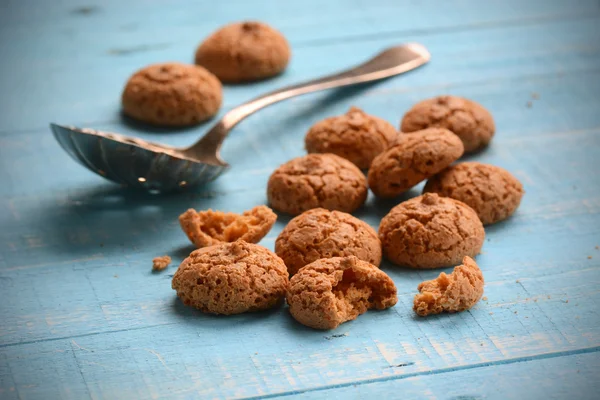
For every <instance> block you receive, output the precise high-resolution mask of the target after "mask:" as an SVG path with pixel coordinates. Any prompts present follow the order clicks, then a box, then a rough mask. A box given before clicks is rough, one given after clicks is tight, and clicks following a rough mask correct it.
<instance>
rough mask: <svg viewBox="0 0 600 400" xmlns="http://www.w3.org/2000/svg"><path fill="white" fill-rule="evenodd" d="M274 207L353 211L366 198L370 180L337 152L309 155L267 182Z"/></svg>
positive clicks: (291, 210)
mask: <svg viewBox="0 0 600 400" xmlns="http://www.w3.org/2000/svg"><path fill="white" fill-rule="evenodd" d="M267 196H268V198H269V203H270V204H271V206H272V207H273V208H274V209H276V210H279V211H281V212H285V213H288V214H291V215H298V214H300V213H302V212H304V211H306V210H310V209H312V208H318V207H322V208H326V209H328V210H339V211H344V212H352V211H354V210H356V209H357V208H358V207H360V206H361V205H362V204H363V203H364V202H365V200H366V199H367V180H366V179H365V176H364V175H363V173H362V172H361V171H360V169H358V168H357V167H356V165H354V164H352V163H351V162H350V161H348V160H346V159H344V158H342V157H339V156H336V155H335V154H308V155H306V156H304V157H298V158H294V159H293V160H290V161H288V162H287V163H285V164H283V165H281V166H280V167H279V168H277V169H276V170H275V171H274V172H273V174H272V175H271V177H270V178H269V183H268V185H267Z"/></svg>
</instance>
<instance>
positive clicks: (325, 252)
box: [275, 208, 381, 275]
mask: <svg viewBox="0 0 600 400" xmlns="http://www.w3.org/2000/svg"><path fill="white" fill-rule="evenodd" d="M275 252H276V253H277V255H278V256H279V257H281V259H282V260H283V261H284V262H285V265H286V266H287V268H288V271H289V273H290V275H294V274H295V273H296V272H298V270H299V269H300V268H302V267H303V266H305V265H306V264H309V263H311V262H313V261H316V260H318V259H321V258H331V257H343V256H356V257H358V258H359V259H361V260H363V261H366V262H369V263H371V264H374V265H375V266H379V264H380V263H381V242H380V241H379V238H378V237H377V233H375V230H374V229H373V228H371V226H369V224H367V223H366V222H364V221H361V220H360V219H358V218H355V217H353V216H352V215H350V214H346V213H343V212H339V211H327V210H325V209H322V208H317V209H313V210H310V211H306V212H305V213H303V214H301V215H299V216H297V217H295V218H293V219H292V220H291V221H290V222H289V223H288V224H287V226H286V227H285V228H284V229H283V231H282V232H281V233H280V234H279V236H278V237H277V240H276V241H275Z"/></svg>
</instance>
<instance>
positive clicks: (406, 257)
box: [379, 193, 485, 268]
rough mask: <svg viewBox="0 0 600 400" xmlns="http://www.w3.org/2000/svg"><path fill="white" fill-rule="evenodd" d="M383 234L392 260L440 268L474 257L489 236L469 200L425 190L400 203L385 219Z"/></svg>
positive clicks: (386, 253) (384, 246) (387, 253)
mask: <svg viewBox="0 0 600 400" xmlns="http://www.w3.org/2000/svg"><path fill="white" fill-rule="evenodd" d="M379 238H380V239H381V243H382V245H383V253H384V254H385V256H386V257H387V258H388V260H390V261H391V262H393V263H395V264H398V265H403V266H406V267H411V268H439V267H447V266H450V265H456V264H458V263H459V262H460V261H461V260H462V259H463V257H464V256H470V257H474V256H475V255H476V254H477V253H479V250H481V246H482V245H483V240H484V238H485V232H484V230H483V225H482V224H481V221H480V220H479V217H477V214H476V213H475V211H473V209H472V208H471V207H469V206H467V205H466V204H464V203H462V202H460V201H458V200H454V199H451V198H449V197H440V196H438V195H437V194H435V193H425V194H424V195H422V196H419V197H415V198H412V199H410V200H407V201H405V202H403V203H400V204H398V205H397V206H396V207H394V208H392V210H391V211H390V212H389V213H388V215H386V216H385V217H384V218H383V219H382V220H381V225H380V226H379Z"/></svg>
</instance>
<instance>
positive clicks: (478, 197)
mask: <svg viewBox="0 0 600 400" xmlns="http://www.w3.org/2000/svg"><path fill="white" fill-rule="evenodd" d="M423 192H424V193H425V192H433V193H437V194H439V195H440V196H446V197H452V198H453V199H456V200H460V201H462V202H463V203H465V204H467V205H468V206H470V207H471V208H472V209H473V210H475V212H476V213H477V215H478V216H479V219H481V222H483V224H484V225H487V224H493V223H494V222H498V221H502V220H503V219H506V218H508V217H509V216H511V215H512V214H513V213H514V212H515V210H516V209H517V207H519V204H520V203H521V198H522V197H523V194H524V191H523V185H521V182H519V180H518V179H517V178H515V177H514V176H513V175H512V174H511V173H510V172H508V171H507V170H505V169H502V168H500V167H496V166H494V165H490V164H482V163H479V162H464V163H460V164H456V165H453V166H451V167H450V168H448V169H445V170H444V171H442V172H440V173H439V174H437V175H435V176H433V177H432V178H430V179H429V180H428V181H427V184H426V185H425V188H424V189H423Z"/></svg>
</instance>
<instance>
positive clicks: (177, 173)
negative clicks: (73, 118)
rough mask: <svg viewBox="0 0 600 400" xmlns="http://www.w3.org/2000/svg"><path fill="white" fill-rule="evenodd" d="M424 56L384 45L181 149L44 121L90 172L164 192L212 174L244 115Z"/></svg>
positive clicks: (407, 65) (378, 75) (247, 107)
mask: <svg viewBox="0 0 600 400" xmlns="http://www.w3.org/2000/svg"><path fill="white" fill-rule="evenodd" d="M429 59H430V54H429V52H428V51H427V49H426V48H425V47H423V46H422V45H420V44H417V43H409V44H405V45H402V46H397V47H392V48H389V49H387V50H385V51H383V52H381V53H379V54H378V55H376V56H375V57H373V58H372V59H371V60H369V61H367V62H365V63H363V64H361V65H359V66H357V67H355V68H352V69H349V70H347V71H343V72H340V73H338V74H334V75H329V76H326V77H323V78H319V79H315V80H312V81H309V82H304V83H300V84H298V85H293V86H288V87H286V88H283V89H280V90H276V91H274V92H271V93H267V94H265V95H263V96H260V97H257V98H256V99H254V100H250V101H249V102H247V103H244V104H242V105H240V106H239V107H236V108H234V109H232V110H230V111H229V112H228V113H227V114H225V115H224V116H223V118H222V119H221V120H220V121H219V122H217V124H215V125H214V126H213V127H212V128H211V129H210V130H209V131H208V132H207V133H206V135H204V136H203V137H202V138H201V139H200V140H199V141H198V142H196V143H195V144H193V145H191V146H190V147H186V148H175V147H170V146H166V145H162V144H157V143H150V142H146V141H144V140H140V139H136V138H132V137H127V136H123V135H119V134H116V133H107V132H100V131H96V130H93V129H87V128H84V129H82V128H76V127H73V126H61V125H57V124H50V127H51V129H52V132H53V133H54V137H55V138H56V140H58V142H59V143H60V145H61V146H62V148H63V149H65V151H66V152H67V153H69V155H70V156H71V157H72V158H74V159H75V160H76V161H78V162H79V163H81V164H82V165H83V166H85V167H87V168H88V169H90V170H91V171H93V172H95V173H97V174H99V175H101V176H103V177H104V178H107V179H110V180H112V181H114V182H117V183H121V184H124V185H127V186H131V187H137V188H141V189H145V190H148V191H151V192H155V193H156V192H169V191H173V190H176V189H181V188H188V187H194V186H198V185H202V184H204V183H207V182H209V181H212V180H214V179H216V178H217V177H218V176H219V175H220V174H221V173H222V172H223V171H224V170H225V169H226V168H227V167H228V164H227V163H226V162H225V161H223V160H222V159H221V157H220V154H219V152H220V148H221V144H222V143H223V140H225V138H226V137H227V134H228V133H229V131H231V129H232V128H233V127H234V126H236V125H237V124H238V123H239V122H240V121H242V120H243V119H244V118H246V117H248V116H249V115H250V114H252V113H254V112H256V111H258V110H260V109H261V108H264V107H267V106H269V105H271V104H273V103H276V102H278V101H281V100H285V99H288V98H290V97H294V96H298V95H301V94H306V93H311V92H316V91H319V90H324V89H331V88H335V87H341V86H348V85H354V84H357V83H363V82H369V81H375V80H379V79H383V78H388V77H390V76H394V75H398V74H401V73H403V72H407V71H410V70H412V69H414V68H417V67H419V66H421V65H423V64H425V63H427V62H428V61H429Z"/></svg>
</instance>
